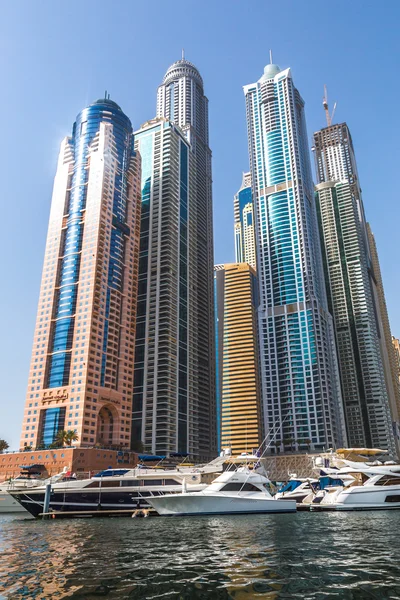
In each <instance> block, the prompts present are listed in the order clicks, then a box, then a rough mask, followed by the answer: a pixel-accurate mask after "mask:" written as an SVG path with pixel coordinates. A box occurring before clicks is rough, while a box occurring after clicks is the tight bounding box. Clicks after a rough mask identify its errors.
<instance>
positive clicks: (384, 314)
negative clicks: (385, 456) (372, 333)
mask: <svg viewBox="0 0 400 600" xmlns="http://www.w3.org/2000/svg"><path fill="white" fill-rule="evenodd" d="M366 225H367V237H368V244H369V249H370V252H371V264H372V274H373V282H374V284H375V285H374V286H373V289H374V290H375V291H376V298H375V305H376V306H377V307H378V325H379V331H380V335H379V341H380V346H381V354H382V359H383V370H384V373H385V381H386V389H387V390H388V395H389V406H390V412H391V416H392V425H393V433H394V438H395V442H396V448H397V454H398V456H400V386H399V377H398V368H397V361H396V352H395V348H394V345H393V343H392V333H391V331H390V323H389V315H388V310H387V305H386V298H385V291H384V288H383V281H382V273H381V267H380V264H379V257H378V249H377V246H376V241H375V236H374V234H373V232H372V229H371V226H370V224H369V223H367V224H366Z"/></svg>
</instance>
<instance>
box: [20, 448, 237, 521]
mask: <svg viewBox="0 0 400 600" xmlns="http://www.w3.org/2000/svg"><path fill="white" fill-rule="evenodd" d="M225 461H226V456H225V455H222V456H220V457H218V458H216V459H214V460H213V461H211V462H210V463H207V464H205V465H199V466H190V465H185V464H182V465H177V466H175V467H172V468H163V467H162V466H161V467H157V466H155V467H150V468H146V467H143V465H139V466H138V467H136V468H134V469H107V470H105V471H101V472H100V473H97V474H96V475H94V476H93V477H91V478H90V479H71V478H66V479H64V480H61V481H59V482H56V483H53V482H50V483H52V486H51V494H50V504H49V512H51V513H55V515H57V516H65V517H68V516H71V517H74V516H95V515H96V514H97V515H99V516H100V515H101V516H131V515H132V513H133V512H134V511H137V510H138V509H147V508H149V505H148V499H149V497H152V496H158V495H162V494H170V493H179V492H181V490H182V487H183V486H185V487H186V488H187V489H188V490H190V491H200V490H202V489H204V488H205V487H206V486H207V485H208V484H209V483H211V482H212V481H213V480H214V479H215V477H216V476H217V475H218V473H221V472H222V470H223V465H224V462H225ZM46 483H49V481H46V482H44V481H42V482H41V485H40V486H38V487H34V488H31V489H27V490H25V489H23V490H20V489H11V490H10V493H11V494H12V496H13V498H14V499H15V500H17V501H18V502H19V503H20V504H21V505H22V506H23V507H24V508H25V509H26V510H27V511H28V512H30V513H31V515H33V516H34V517H39V516H40V515H41V514H42V513H43V507H44V501H45V492H46V485H43V484H46Z"/></svg>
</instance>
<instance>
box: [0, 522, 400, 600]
mask: <svg viewBox="0 0 400 600" xmlns="http://www.w3.org/2000/svg"><path fill="white" fill-rule="evenodd" d="M399 531H400V511H383V512H379V511H376V512H370V511H368V512H360V513H355V512H349V513H297V514H276V515H251V516H239V515H238V516H221V517H206V516H204V517H195V518H194V517H187V518H185V517H177V518H161V517H160V518H150V519H129V518H127V519H103V520H102V519H74V520H55V521H40V520H37V521H35V520H33V519H28V518H25V517H24V515H7V516H0V598H1V599H2V600H3V599H7V600H8V599H12V600H17V599H31V598H32V599H35V600H38V599H43V600H44V599H45V600H52V599H62V598H71V599H73V600H97V599H98V598H100V597H104V598H107V599H109V600H116V599H118V600H121V599H125V598H129V599H146V600H150V599H153V598H154V599H155V598H162V599H163V600H166V599H173V598H176V599H182V600H192V599H193V600H195V599H208V598H209V599H214V598H215V599H219V598H223V599H227V600H228V599H230V598H232V599H234V600H251V599H253V598H254V599H257V598H265V599H269V600H270V599H274V600H284V599H285V600H288V599H292V598H296V599H313V600H314V599H315V600H323V599H324V600H325V599H329V600H331V599H335V598H343V599H346V600H347V599H348V600H365V599H366V600H368V599H380V600H382V599H387V598H390V599H394V598H396V599H398V598H400V558H399V557H400V535H399Z"/></svg>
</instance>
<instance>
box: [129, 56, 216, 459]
mask: <svg viewBox="0 0 400 600" xmlns="http://www.w3.org/2000/svg"><path fill="white" fill-rule="evenodd" d="M207 104H208V101H207V98H206V97H205V96H204V92H203V81H202V78H201V76H200V74H199V72H198V70H197V69H196V67H195V66H194V65H192V64H191V63H189V62H188V61H186V60H184V59H182V60H180V61H178V62H177V63H174V64H173V65H172V66H171V67H170V68H169V69H168V71H167V73H166V75H165V77H164V79H163V83H162V84H161V86H160V87H159V89H158V100H157V118H156V119H155V120H153V121H149V122H148V123H146V124H145V125H144V126H143V127H142V128H141V129H140V130H139V131H138V132H137V133H136V137H135V140H136V144H137V148H138V149H139V151H140V154H141V156H142V163H143V169H142V227H141V245H140V268H139V301H138V333H137V344H136V367H135V386H134V387H135V393H134V411H133V435H132V440H133V446H135V444H137V443H138V442H139V441H140V442H142V443H143V444H144V447H145V449H146V450H148V451H152V452H156V453H162V454H165V453H167V454H171V453H173V452H180V453H185V452H188V453H189V454H191V455H192V456H194V457H196V458H198V459H202V458H208V457H210V456H212V455H215V452H216V412H215V365H214V323H213V316H214V313H213V288H212V282H213V280H212V277H213V241H212V197H211V151H210V149H209V147H208V113H207V110H208V109H207Z"/></svg>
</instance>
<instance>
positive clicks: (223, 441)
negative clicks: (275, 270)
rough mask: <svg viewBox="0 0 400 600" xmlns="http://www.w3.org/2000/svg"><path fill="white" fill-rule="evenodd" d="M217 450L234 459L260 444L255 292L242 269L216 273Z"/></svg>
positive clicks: (251, 275)
mask: <svg viewBox="0 0 400 600" xmlns="http://www.w3.org/2000/svg"><path fill="white" fill-rule="evenodd" d="M214 283H215V298H216V303H215V304H216V311H215V313H216V337H217V340H216V355H217V406H218V425H219V438H220V448H227V447H231V448H232V453H233V454H234V455H237V454H240V453H242V452H251V451H252V450H253V449H255V448H259V446H260V445H261V443H262V440H263V433H262V432H263V423H262V415H261V389H260V383H261V382H260V372H259V356H258V332H257V306H258V290H257V278H256V273H255V270H254V269H253V268H252V267H251V266H250V265H248V264H246V263H233V264H226V265H216V266H215V267H214Z"/></svg>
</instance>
